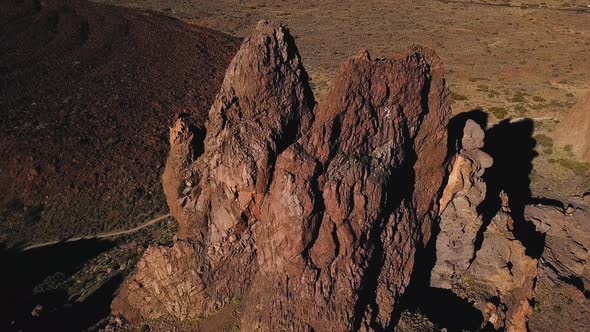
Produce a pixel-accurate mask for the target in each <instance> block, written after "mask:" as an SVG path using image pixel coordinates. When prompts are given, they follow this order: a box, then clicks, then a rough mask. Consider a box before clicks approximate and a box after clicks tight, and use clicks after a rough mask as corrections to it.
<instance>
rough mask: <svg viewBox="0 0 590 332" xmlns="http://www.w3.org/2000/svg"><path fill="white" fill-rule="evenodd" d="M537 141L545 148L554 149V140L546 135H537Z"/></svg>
mask: <svg viewBox="0 0 590 332" xmlns="http://www.w3.org/2000/svg"><path fill="white" fill-rule="evenodd" d="M535 140H536V141H537V144H539V145H540V146H542V147H544V148H552V147H553V139H552V138H551V137H549V136H547V135H545V134H537V135H535Z"/></svg>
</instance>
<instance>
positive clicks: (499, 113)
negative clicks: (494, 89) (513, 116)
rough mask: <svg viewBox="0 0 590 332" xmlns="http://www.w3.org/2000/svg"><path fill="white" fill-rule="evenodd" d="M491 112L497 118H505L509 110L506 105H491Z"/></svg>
mask: <svg viewBox="0 0 590 332" xmlns="http://www.w3.org/2000/svg"><path fill="white" fill-rule="evenodd" d="M490 113H492V114H493V115H494V116H495V117H496V118H497V119H504V118H505V117H506V115H508V110H507V109H506V108H504V107H491V108H490Z"/></svg>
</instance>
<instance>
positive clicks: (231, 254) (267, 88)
mask: <svg viewBox="0 0 590 332" xmlns="http://www.w3.org/2000/svg"><path fill="white" fill-rule="evenodd" d="M447 94H448V93H447V89H446V87H445V83H444V79H443V77H442V64H441V62H440V60H439V59H438V57H437V56H436V55H435V54H434V53H432V52H431V51H428V50H426V49H422V48H415V49H412V50H411V51H409V52H408V53H407V54H405V55H401V56H397V57H395V58H392V59H373V58H371V56H370V55H369V54H368V52H366V51H363V52H360V53H359V54H358V55H357V56H355V57H353V58H351V59H350V60H348V61H347V62H346V63H344V65H343V66H342V68H341V69H340V71H339V73H338V75H337V77H336V79H335V80H334V82H333V83H332V88H331V91H330V92H329V93H328V95H327V97H326V98H325V100H323V101H322V102H321V103H320V105H319V106H317V107H315V110H314V106H315V102H314V100H313V96H312V93H311V90H310V88H309V82H308V80H307V75H306V73H305V70H304V69H303V67H302V64H301V60H300V56H299V54H298V51H297V48H296V47H295V44H294V41H293V38H292V37H291V36H290V34H289V32H288V31H287V30H286V29H285V28H284V27H277V26H273V25H272V24H270V23H267V22H260V23H259V24H258V26H257V27H256V31H255V32H254V34H253V35H252V36H251V37H249V38H247V39H246V40H245V41H244V43H243V44H242V47H241V48H240V50H239V51H238V53H237V55H236V56H235V58H234V60H233V61H232V63H231V64H230V66H229V69H228V71H227V73H226V77H225V80H224V82H223V85H222V88H221V91H220V92H219V94H218V95H217V98H216V100H215V102H214V103H213V105H212V106H211V109H210V111H209V119H208V122H207V124H206V128H205V130H206V136H205V140H204V143H202V145H201V144H200V143H199V142H198V140H196V139H195V137H197V136H198V132H196V131H195V130H194V129H193V128H192V127H191V125H190V123H188V121H186V120H185V119H183V118H179V119H178V120H177V122H176V123H175V125H174V126H173V127H172V128H171V135H170V136H171V137H170V143H171V149H170V154H169V157H168V161H167V164H166V170H165V172H164V176H163V183H164V191H165V193H166V196H167V201H168V204H169V206H170V209H171V211H172V213H173V215H174V216H175V218H176V219H177V221H178V223H179V225H180V233H179V238H180V240H178V241H177V242H176V243H174V244H173V246H172V247H152V248H150V249H148V251H147V252H146V254H145V255H144V257H143V258H142V259H141V260H140V262H139V264H138V267H137V269H136V271H135V273H133V274H132V275H131V276H130V277H129V278H128V280H127V281H126V282H125V283H124V285H123V287H122V289H121V290H120V292H119V295H118V297H117V298H116V299H115V301H114V302H113V311H114V313H116V314H117V313H118V314H121V315H123V316H125V317H126V318H127V319H130V320H132V321H137V320H140V319H154V318H159V317H164V316H168V317H170V316H171V317H174V318H176V319H179V320H187V319H195V318H197V317H202V316H207V315H209V314H211V313H213V312H214V311H216V310H217V309H219V308H220V307H222V306H224V305H225V304H227V303H228V302H229V301H231V300H232V299H234V298H243V301H245V308H246V309H245V310H246V312H245V313H244V315H243V316H242V322H241V327H242V328H243V329H244V330H248V331H250V330H252V331H253V330H266V331H275V330H304V331H311V330H319V331H323V330H336V331H348V330H358V329H364V330H368V329H378V328H388V327H391V324H392V318H393V316H394V309H395V308H396V305H397V301H398V299H399V298H400V296H401V295H402V294H403V293H404V291H405V288H406V287H407V285H408V283H409V279H410V274H411V272H412V270H413V267H414V255H415V252H416V249H417V248H420V247H421V246H423V245H424V244H425V243H426V242H427V241H428V240H429V239H430V235H431V226H432V224H433V222H434V220H435V219H436V217H437V215H438V211H439V206H438V202H439V199H440V195H441V191H442V190H441V189H442V185H443V179H444V176H445V169H446V166H445V165H446V164H445V163H446V154H447V151H446V149H445V148H441V147H444V146H445V144H446V140H447V137H446V124H447V122H448V117H449V114H450V107H449V104H448V99H447ZM200 146H201V147H200Z"/></svg>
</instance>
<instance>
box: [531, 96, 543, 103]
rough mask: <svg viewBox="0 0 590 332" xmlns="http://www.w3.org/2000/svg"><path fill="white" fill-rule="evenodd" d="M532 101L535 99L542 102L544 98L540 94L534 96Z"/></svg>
mask: <svg viewBox="0 0 590 332" xmlns="http://www.w3.org/2000/svg"><path fill="white" fill-rule="evenodd" d="M533 101H536V102H537V103H542V102H544V101H545V98H543V97H541V96H534V97H533Z"/></svg>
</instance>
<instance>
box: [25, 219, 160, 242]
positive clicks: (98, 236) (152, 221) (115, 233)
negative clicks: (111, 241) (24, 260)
mask: <svg viewBox="0 0 590 332" xmlns="http://www.w3.org/2000/svg"><path fill="white" fill-rule="evenodd" d="M170 216H171V215H170V213H168V214H164V215H160V216H157V217H155V218H153V219H150V220H147V221H146V222H144V223H143V224H141V225H139V226H137V227H134V228H130V229H125V230H120V231H112V232H108V233H102V234H95V235H85V236H78V237H72V238H69V239H66V240H57V241H48V242H43V243H37V244H33V245H30V246H28V247H25V248H23V249H22V251H26V250H31V249H36V248H42V247H47V246H52V245H54V244H58V243H66V242H75V241H80V240H90V239H103V238H108V237H115V236H119V235H124V234H129V233H134V232H137V231H139V230H141V229H143V228H146V227H148V226H150V225H153V224H155V223H157V222H158V221H160V220H163V219H166V218H168V217H170Z"/></svg>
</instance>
